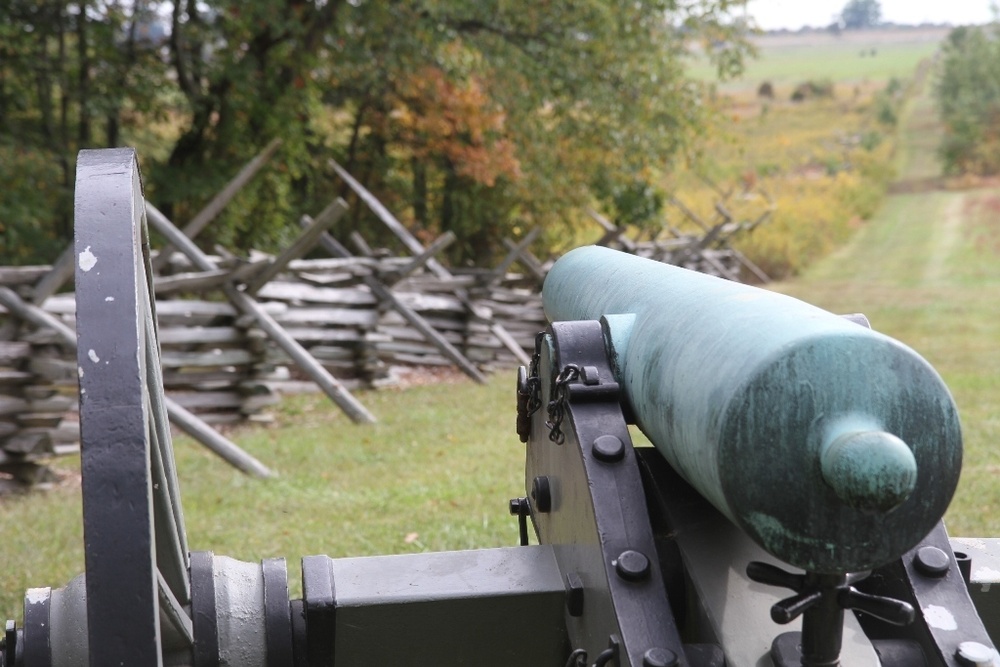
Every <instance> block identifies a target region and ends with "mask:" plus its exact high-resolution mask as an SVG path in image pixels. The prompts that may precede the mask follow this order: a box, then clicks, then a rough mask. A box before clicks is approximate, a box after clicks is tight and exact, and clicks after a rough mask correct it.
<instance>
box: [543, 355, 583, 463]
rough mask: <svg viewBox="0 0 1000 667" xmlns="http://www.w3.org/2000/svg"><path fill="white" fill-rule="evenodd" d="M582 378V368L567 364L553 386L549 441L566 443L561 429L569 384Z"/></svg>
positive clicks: (550, 404)
mask: <svg viewBox="0 0 1000 667" xmlns="http://www.w3.org/2000/svg"><path fill="white" fill-rule="evenodd" d="M579 377H580V367H579V366H577V365H576V364H566V366H565V367H564V368H563V369H562V371H561V372H560V373H559V375H558V376H556V379H555V382H554V383H553V386H552V400H550V401H549V420H548V421H547V422H545V425H546V426H548V427H549V440H551V441H552V442H554V443H556V444H557V445H561V444H563V443H564V442H566V434H565V433H563V432H562V429H561V428H560V427H561V426H562V421H563V417H564V416H565V414H566V399H567V398H568V397H569V383H570V382H573V381H574V380H576V379H577V378H579Z"/></svg>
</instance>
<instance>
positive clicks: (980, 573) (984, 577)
mask: <svg viewBox="0 0 1000 667" xmlns="http://www.w3.org/2000/svg"><path fill="white" fill-rule="evenodd" d="M972 582H973V583H976V584H980V585H981V586H982V588H983V593H989V592H990V586H991V585H993V584H1000V572H997V571H996V570H994V569H993V568H990V567H981V568H978V569H977V570H976V571H975V572H973V573H972Z"/></svg>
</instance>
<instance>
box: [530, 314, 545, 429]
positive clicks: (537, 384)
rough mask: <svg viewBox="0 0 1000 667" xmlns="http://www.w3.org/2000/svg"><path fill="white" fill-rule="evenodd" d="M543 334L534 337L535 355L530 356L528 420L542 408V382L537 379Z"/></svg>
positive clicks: (542, 332)
mask: <svg viewBox="0 0 1000 667" xmlns="http://www.w3.org/2000/svg"><path fill="white" fill-rule="evenodd" d="M544 341H545V332H544V331H539V332H538V333H537V334H536V335H535V353H534V354H533V355H531V365H530V366H529V367H528V383H527V384H528V387H527V388H528V418H529V419H530V418H531V416H532V415H534V414H535V413H536V412H538V410H539V409H540V408H541V407H542V381H541V379H540V378H539V377H538V365H539V364H540V363H541V359H542V344H543V342H544Z"/></svg>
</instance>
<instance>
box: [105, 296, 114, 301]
mask: <svg viewBox="0 0 1000 667" xmlns="http://www.w3.org/2000/svg"><path fill="white" fill-rule="evenodd" d="M104 300H105V301H114V300H115V297H113V296H106V297H104Z"/></svg>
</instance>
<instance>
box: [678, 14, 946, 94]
mask: <svg viewBox="0 0 1000 667" xmlns="http://www.w3.org/2000/svg"><path fill="white" fill-rule="evenodd" d="M946 34H947V30H946V29H898V30H860V31H852V32H844V33H841V35H839V36H836V35H832V34H830V33H826V32H810V33H802V34H798V33H790V34H765V35H761V36H759V37H757V38H755V40H754V44H755V45H756V47H757V50H758V57H757V58H755V59H753V60H751V61H749V63H748V65H747V67H746V71H745V72H744V74H743V76H742V77H740V78H738V79H736V80H734V81H730V82H727V83H725V84H723V85H721V86H720V89H721V90H723V91H726V92H737V91H740V90H743V89H750V90H754V91H756V90H757V87H758V86H759V85H760V84H761V83H763V82H764V81H770V82H771V84H772V85H774V86H775V87H776V88H778V90H779V92H790V91H791V88H792V87H793V86H795V85H796V84H799V83H802V82H803V81H805V80H807V79H830V80H831V81H836V82H838V83H841V84H843V85H847V86H850V85H857V84H865V83H880V82H881V83H884V82H886V81H888V80H889V79H892V78H893V77H896V78H901V79H902V78H908V77H911V76H912V75H913V70H914V69H915V68H916V65H917V63H919V62H920V61H921V60H923V59H924V58H927V57H929V56H931V55H933V54H934V52H935V51H936V50H937V46H938V44H940V42H941V40H942V39H944V37H945V35H946ZM691 72H692V73H693V74H694V75H695V76H696V77H697V78H700V79H702V80H711V79H712V78H714V72H713V70H712V68H711V66H710V65H709V64H708V63H707V62H706V61H705V60H702V59H697V60H696V61H695V62H694V64H693V66H692V68H691Z"/></svg>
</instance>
